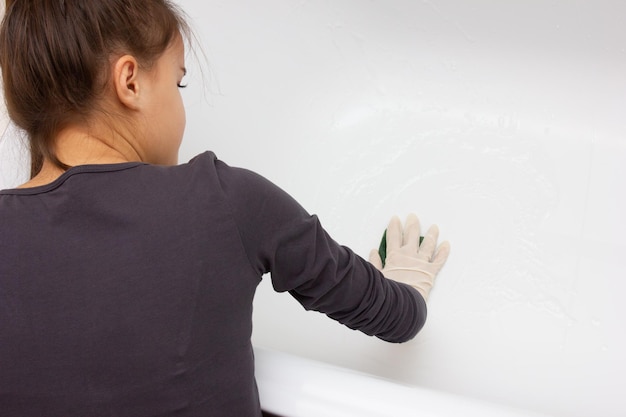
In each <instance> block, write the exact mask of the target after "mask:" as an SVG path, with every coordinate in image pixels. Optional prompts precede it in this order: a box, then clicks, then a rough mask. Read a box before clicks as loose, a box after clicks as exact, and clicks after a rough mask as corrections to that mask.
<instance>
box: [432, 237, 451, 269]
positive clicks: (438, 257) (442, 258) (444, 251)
mask: <svg viewBox="0 0 626 417" xmlns="http://www.w3.org/2000/svg"><path fill="white" fill-rule="evenodd" d="M448 255H450V242H448V241H445V242H442V243H441V245H439V247H438V248H437V253H436V254H435V256H434V258H433V261H432V263H433V265H436V266H437V271H439V269H441V267H443V264H445V263H446V260H447V259H448Z"/></svg>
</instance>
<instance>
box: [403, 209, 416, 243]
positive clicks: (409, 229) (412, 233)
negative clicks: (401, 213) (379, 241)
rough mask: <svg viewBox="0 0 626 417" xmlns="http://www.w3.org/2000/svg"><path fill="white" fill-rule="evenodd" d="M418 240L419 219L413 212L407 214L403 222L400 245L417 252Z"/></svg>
mask: <svg viewBox="0 0 626 417" xmlns="http://www.w3.org/2000/svg"><path fill="white" fill-rule="evenodd" d="M419 241H420V221H419V219H418V218H417V216H416V215H415V214H413V213H411V214H409V216H408V217H407V218H406V222H405V223H404V233H403V241H402V246H409V247H410V248H411V249H412V250H413V253H417V250H418V248H419Z"/></svg>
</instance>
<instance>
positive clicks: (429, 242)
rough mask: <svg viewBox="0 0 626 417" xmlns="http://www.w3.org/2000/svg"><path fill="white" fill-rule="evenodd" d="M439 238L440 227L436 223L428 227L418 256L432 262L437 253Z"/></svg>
mask: <svg viewBox="0 0 626 417" xmlns="http://www.w3.org/2000/svg"><path fill="white" fill-rule="evenodd" d="M437 239H439V227H437V225H436V224H434V225H432V226H431V227H430V228H429V229H428V232H426V236H424V240H423V241H422V244H421V245H420V247H419V252H418V254H417V257H418V258H420V259H423V260H425V261H428V262H430V260H431V259H432V257H433V254H434V253H435V248H436V247H437Z"/></svg>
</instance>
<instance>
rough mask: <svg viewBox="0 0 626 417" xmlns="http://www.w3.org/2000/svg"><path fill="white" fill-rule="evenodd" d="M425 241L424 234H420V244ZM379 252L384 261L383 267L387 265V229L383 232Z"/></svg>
mask: <svg viewBox="0 0 626 417" xmlns="http://www.w3.org/2000/svg"><path fill="white" fill-rule="evenodd" d="M423 241H424V236H420V245H421V244H422V242H423ZM378 254H379V255H380V259H381V260H382V261H383V268H384V267H385V259H386V258H387V229H385V232H384V233H383V238H382V239H381V241H380V246H379V247H378Z"/></svg>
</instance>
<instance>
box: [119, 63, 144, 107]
mask: <svg viewBox="0 0 626 417" xmlns="http://www.w3.org/2000/svg"><path fill="white" fill-rule="evenodd" d="M113 84H114V87H115V92H116V93H117V98H118V100H119V101H120V103H121V104H123V105H124V106H126V107H128V108H130V109H132V110H137V109H138V108H139V91H140V88H139V64H138V62H137V60H136V59H135V57H133V56H131V55H124V56H122V57H120V58H118V60H117V61H115V65H114V66H113Z"/></svg>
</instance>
